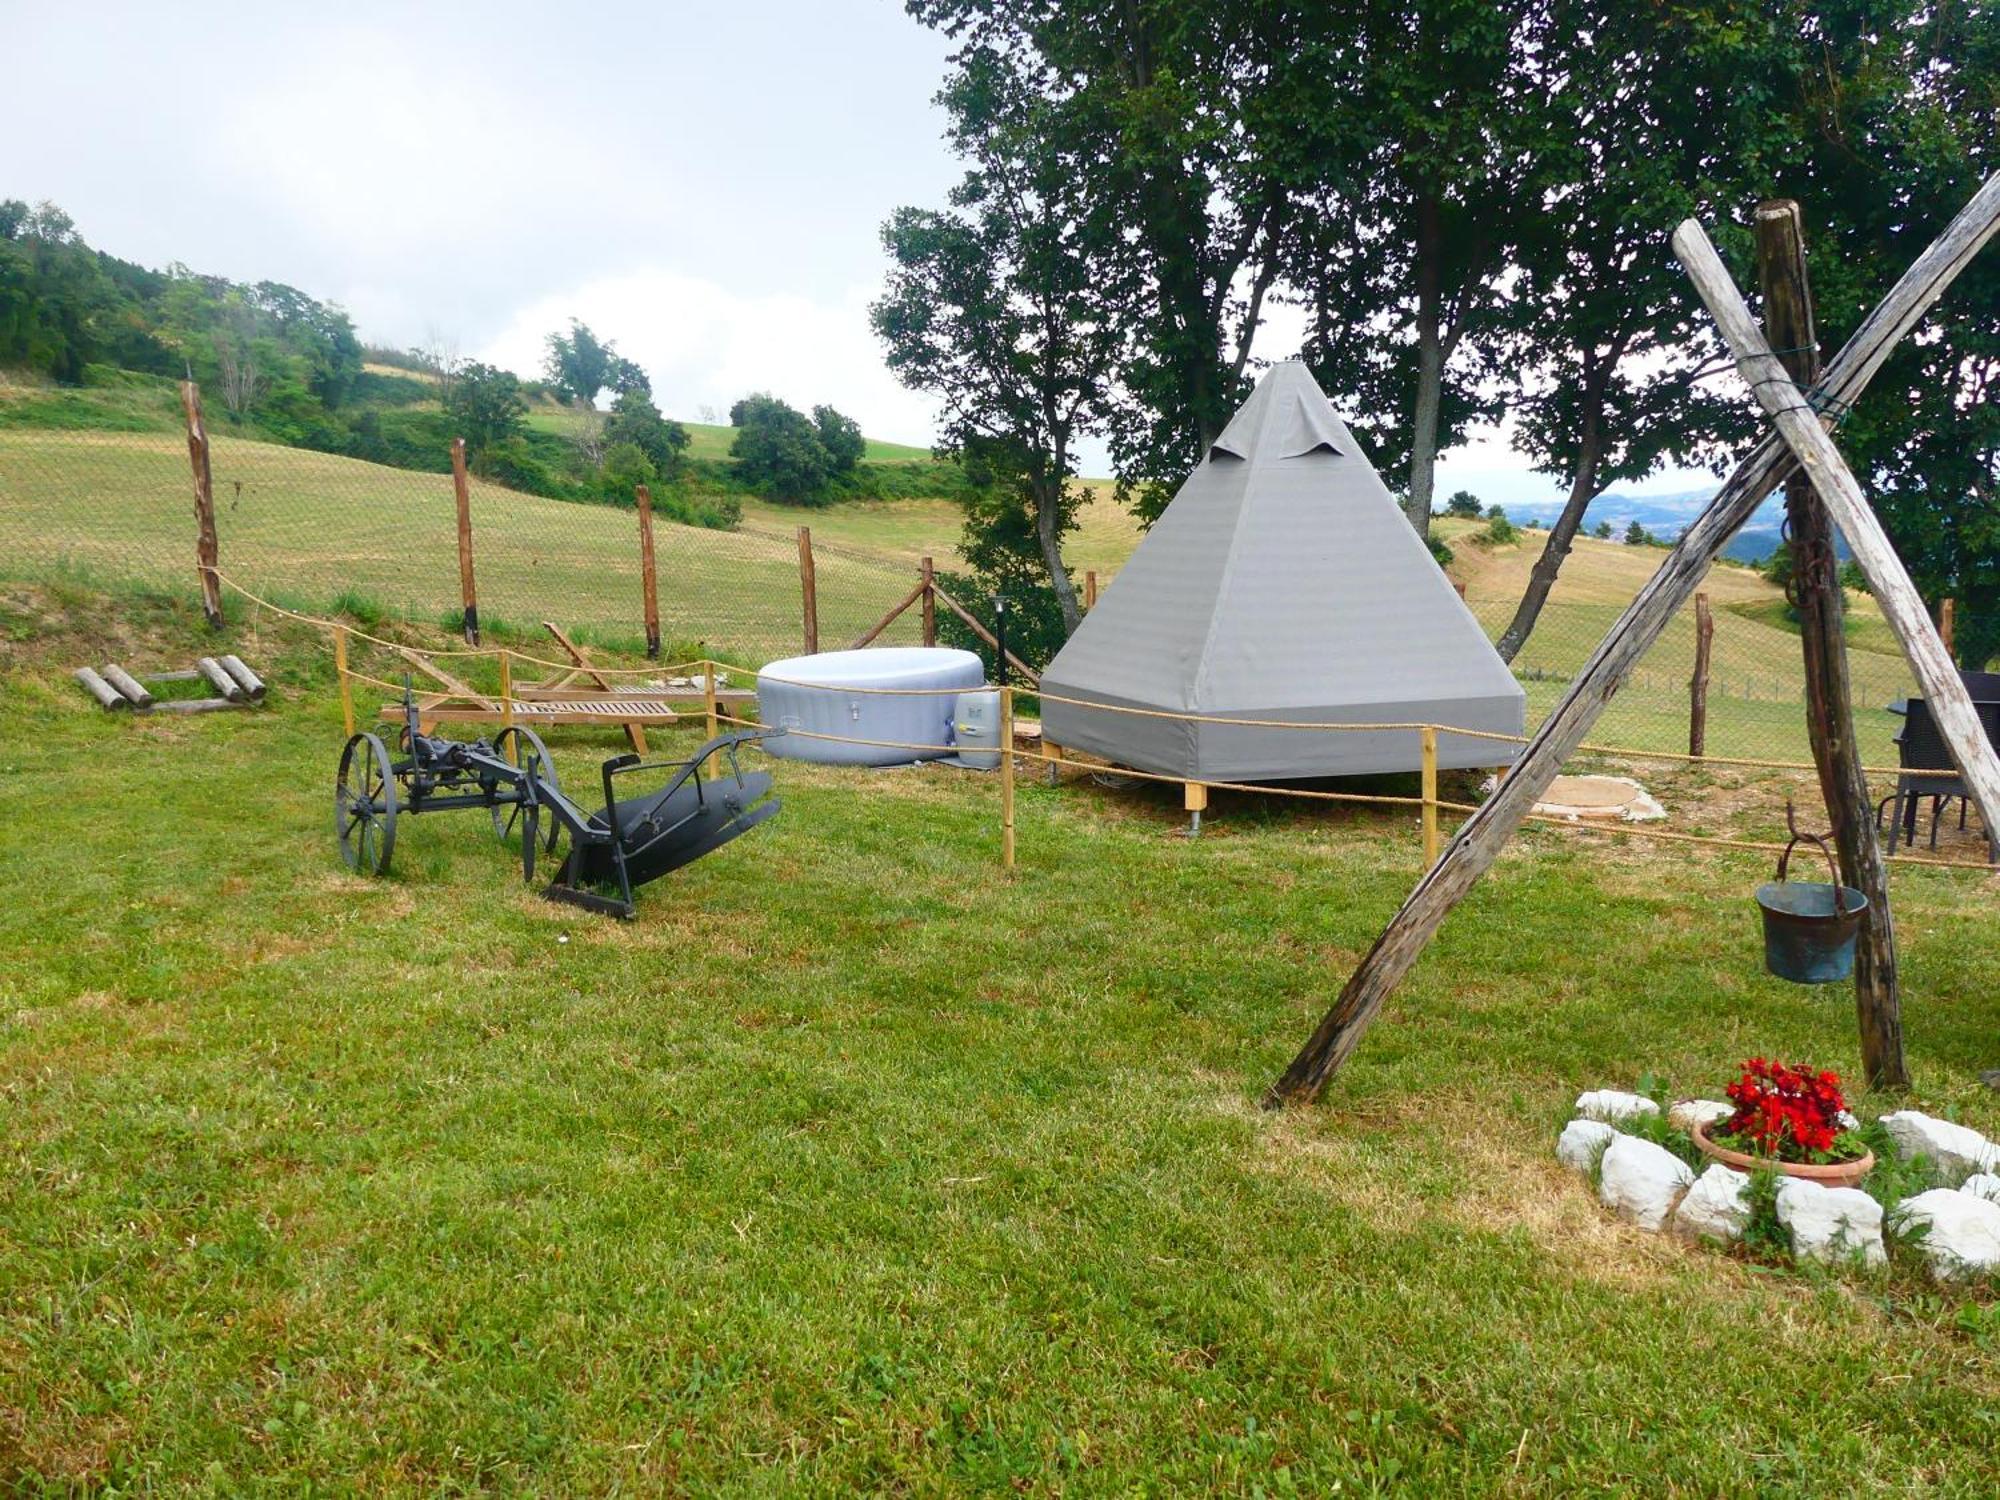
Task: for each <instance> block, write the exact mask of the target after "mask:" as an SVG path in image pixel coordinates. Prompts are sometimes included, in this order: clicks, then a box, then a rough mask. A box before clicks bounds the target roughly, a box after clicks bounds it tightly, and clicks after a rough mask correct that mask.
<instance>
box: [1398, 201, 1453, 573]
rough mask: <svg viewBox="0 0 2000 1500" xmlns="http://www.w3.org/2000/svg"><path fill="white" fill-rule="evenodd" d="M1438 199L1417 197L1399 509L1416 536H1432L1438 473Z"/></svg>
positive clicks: (1440, 344)
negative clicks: (1413, 364) (1413, 314)
mask: <svg viewBox="0 0 2000 1500" xmlns="http://www.w3.org/2000/svg"><path fill="white" fill-rule="evenodd" d="M1441 234H1442V231H1441V229H1440V226H1439V223H1438V204H1437V199H1436V197H1434V196H1433V195H1432V194H1431V193H1429V192H1427V191H1426V192H1422V193H1420V194H1419V195H1418V197H1417V399H1416V407H1415V410H1414V411H1413V412H1412V414H1411V418H1410V494H1409V498H1408V499H1407V500H1405V501H1404V502H1403V512H1404V514H1405V515H1407V516H1408V517H1409V518H1410V524H1411V525H1412V526H1414V527H1415V528H1416V530H1417V535H1418V536H1422V537H1428V536H1429V535H1430V534H1431V494H1432V491H1433V489H1434V488H1435V479H1436V474H1437V441H1438V408H1439V406H1440V404H1441V402H1442V399H1443V392H1444V339H1443V336H1442V333H1441V331H1440V329H1439V326H1438V324H1439V318H1440V313H1439V306H1438V304H1439V300H1440V298H1439V291H1438V258H1439V257H1440V256H1441V255H1442V254H1443V253H1444V247H1443V245H1442V244H1441V243H1440V237H1441Z"/></svg>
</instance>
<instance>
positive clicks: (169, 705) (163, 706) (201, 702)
mask: <svg viewBox="0 0 2000 1500" xmlns="http://www.w3.org/2000/svg"><path fill="white" fill-rule="evenodd" d="M244 706H245V705H244V704H242V703H239V702H238V701H237V700H236V699H234V698H162V699H160V700H159V701H158V702H157V703H153V704H150V705H149V706H148V707H147V708H146V710H145V711H146V712H147V713H149V714H212V713H215V712H216V711H217V710H219V709H224V708H242V707H244Z"/></svg>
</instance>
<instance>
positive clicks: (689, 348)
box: [477, 266, 937, 443]
mask: <svg viewBox="0 0 2000 1500" xmlns="http://www.w3.org/2000/svg"><path fill="white" fill-rule="evenodd" d="M873 295H874V292H873V290H872V289H864V288H855V289H852V290H851V291H850V292H849V293H848V294H847V295H846V296H844V297H843V298H842V299H841V300H840V301H839V302H837V303H833V304H826V303H821V302H816V301H813V300H811V299H809V298H805V297H801V296H796V295H792V294H789V293H782V292H776V293H766V294H744V293H740V292H735V291H732V290H730V289H729V288H727V287H724V286H721V285H719V284H718V283H716V282H714V281H711V280H709V279H707V278H705V277H701V276H694V275H689V274H687V273H686V272H682V271H678V270H675V269H672V268H670V267H666V266H656V267H648V268H646V269H643V270H637V271H630V272H626V273H623V274H620V275H615V276H604V277H596V278H592V279H590V280H587V281H584V282H582V283H581V284H579V285H578V286H576V287H574V288H573V289H571V290H569V291H566V292H559V293H556V294H554V295H552V296H547V297H543V298H540V299H538V300H536V301H534V302H532V303H530V304H528V305H527V306H525V307H523V308H521V309H519V310H518V311H517V312H515V313H514V315H513V317H512V318H511V319H510V320H509V322H508V324H507V326H506V328H505V329H504V330H503V331H502V332H501V333H500V334H499V336H497V337H496V338H494V339H493V340H491V341H490V342H489V343H487V344H486V345H485V346H484V347H483V348H481V349H480V350H479V351H478V354H477V357H478V358H480V359H483V360H486V361H487V362H488V363H491V364H497V365H502V366H504V367H506V368H508V369H510V370H514V371H517V372H519V373H520V374H523V375H532V374H535V373H538V372H539V370H540V369H541V364H542V351H543V340H544V339H545V338H546V337H547V336H548V335H549V334H550V333H552V332H556V331H559V330H561V329H565V328H567V327H568V326H569V320H570V319H571V318H579V319H581V320H582V321H583V322H585V323H588V324H589V325H590V326H591V328H592V329H593V330H594V331H595V332H596V333H597V335H598V336H599V337H600V338H608V339H611V340H613V341H615V342H616V343H617V345H618V352H619V353H621V354H623V355H624V356H625V357H626V358H627V359H632V360H636V361H637V362H638V363H639V364H640V365H641V366H643V367H644V368H645V370H646V373H647V375H648V376H649V377H650V378H651V380H652V382H653V398H654V400H655V401H657V402H658V403H659V406H660V409H661V410H662V411H664V412H666V413H667V414H668V415H669V416H675V417H682V418H692V417H694V416H695V414H696V411H697V409H698V408H699V407H702V406H712V407H714V408H716V409H717V410H718V411H727V410H728V408H729V404H730V403H731V402H733V401H735V400H736V399H737V398H738V397H740V396H745V395H748V394H749V393H750V392H752V391H770V392H771V393H772V394H774V395H777V396H781V397H783V398H784V399H785V400H787V401H789V402H791V403H792V405H794V406H796V407H798V408H799V409H800V410H805V409H807V408H809V407H811V406H813V405H816V404H817V403H819V402H828V403H830V404H832V405H833V406H836V407H838V408H840V410H841V411H843V412H846V413H847V414H848V415H849V416H851V417H854V418H855V419H856V420H858V421H859V422H860V423H861V427H862V430H863V431H864V432H866V433H867V434H868V435H869V436H870V437H877V438H886V439H889V440H891V441H894V442H906V443H928V442H930V441H931V440H932V438H933V435H934V434H935V431H936V423H937V408H936V405H935V403H933V402H932V401H931V400H930V399H929V398H928V397H926V396H923V395H921V394H919V393H917V392H914V391H909V390H906V389H904V388H903V386H902V385H900V384H899V383H898V382H897V381H896V379H895V377H894V376H892V375H891V374H890V373H889V372H888V370H887V369H886V368H885V367H884V365H883V362H882V349H881V346H880V345H879V344H878V343H877V342H876V339H875V335H874V334H873V332H872V331H871V330H870V329H869V327H868V302H869V299H870V298H871V297H872V296H873Z"/></svg>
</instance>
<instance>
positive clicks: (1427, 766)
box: [1417, 724, 1438, 865]
mask: <svg viewBox="0 0 2000 1500" xmlns="http://www.w3.org/2000/svg"><path fill="white" fill-rule="evenodd" d="M1417 738H1418V743H1419V746H1420V747H1421V750H1422V755H1423V791H1424V863H1425V864H1426V865H1434V864H1436V863H1437V859H1438V732H1437V728H1436V726H1435V725H1431V724H1426V725H1425V726H1424V727H1423V729H1422V730H1420V731H1419V732H1418V737H1417Z"/></svg>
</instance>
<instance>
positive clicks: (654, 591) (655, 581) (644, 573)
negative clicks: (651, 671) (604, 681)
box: [633, 484, 660, 661]
mask: <svg viewBox="0 0 2000 1500" xmlns="http://www.w3.org/2000/svg"><path fill="white" fill-rule="evenodd" d="M633 494H634V495H636V496H637V497H638V500H639V591H640V594H641V596H642V597H641V599H640V604H641V607H642V608H643V610H644V612H645V620H646V655H647V656H648V657H649V658H650V659H651V660H653V661H658V660H659V659H660V578H659V574H658V573H657V572H655V571H654V568H653V492H652V491H651V490H649V489H647V488H646V486H644V485H643V484H642V485H639V486H637V487H636V488H635V489H634V490H633Z"/></svg>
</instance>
